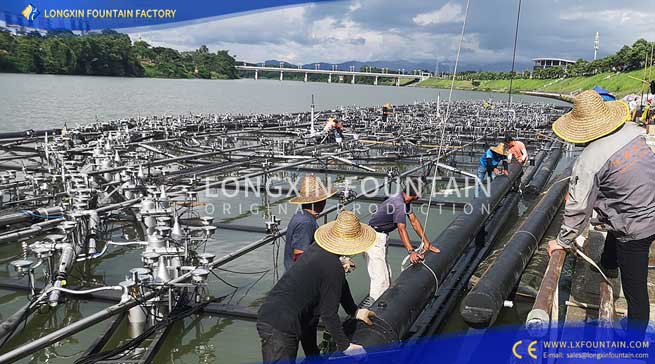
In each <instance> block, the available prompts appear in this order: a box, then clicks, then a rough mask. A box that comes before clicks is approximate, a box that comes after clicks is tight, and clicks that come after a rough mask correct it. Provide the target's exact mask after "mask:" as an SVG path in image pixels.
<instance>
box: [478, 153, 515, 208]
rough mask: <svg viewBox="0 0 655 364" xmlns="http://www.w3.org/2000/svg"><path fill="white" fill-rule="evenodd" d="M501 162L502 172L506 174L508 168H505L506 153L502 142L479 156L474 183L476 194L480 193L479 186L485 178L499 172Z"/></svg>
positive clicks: (492, 176)
mask: <svg viewBox="0 0 655 364" xmlns="http://www.w3.org/2000/svg"><path fill="white" fill-rule="evenodd" d="M501 163H502V164H503V172H502V173H504V174H505V175H508V174H509V169H508V168H507V155H506V152H505V144H504V143H500V144H498V145H497V146H495V147H491V148H489V149H487V150H486V151H485V152H484V154H483V155H482V157H480V164H479V165H478V180H477V181H476V183H475V186H476V193H475V194H476V196H478V195H479V194H480V188H481V186H482V185H483V184H484V183H485V181H486V179H487V178H489V180H493V178H494V177H495V176H497V175H499V174H500V173H501V172H500V170H499V169H498V166H499V165H500V164H501Z"/></svg>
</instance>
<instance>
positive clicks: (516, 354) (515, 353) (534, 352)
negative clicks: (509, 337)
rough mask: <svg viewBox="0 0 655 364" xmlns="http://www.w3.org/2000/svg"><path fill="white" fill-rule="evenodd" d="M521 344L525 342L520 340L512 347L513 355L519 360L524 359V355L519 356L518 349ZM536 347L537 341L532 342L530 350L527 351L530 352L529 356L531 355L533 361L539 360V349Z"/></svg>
mask: <svg viewBox="0 0 655 364" xmlns="http://www.w3.org/2000/svg"><path fill="white" fill-rule="evenodd" d="M521 344H523V340H519V341H517V342H515V343H514V345H513V346H512V354H514V356H515V357H516V358H517V359H523V355H521V354H519V353H518V352H517V351H516V349H518V347H519V346H521ZM535 345H537V340H535V341H532V342H531V343H530V344H529V345H528V350H527V351H528V355H529V356H530V357H531V358H532V359H537V354H536V352H537V348H536V347H535Z"/></svg>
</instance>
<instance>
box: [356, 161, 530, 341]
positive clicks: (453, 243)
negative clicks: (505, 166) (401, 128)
mask: <svg viewBox="0 0 655 364" xmlns="http://www.w3.org/2000/svg"><path fill="white" fill-rule="evenodd" d="M520 175H521V167H520V166H519V165H518V164H517V163H512V164H511V165H510V172H509V176H502V175H501V176H499V177H496V178H495V179H494V180H493V181H492V182H491V184H490V191H489V192H490V193H489V194H488V196H487V195H486V194H482V196H480V197H478V198H476V199H475V200H473V201H472V202H471V206H472V208H471V209H470V210H469V211H464V212H463V213H461V214H459V215H457V216H456V217H455V219H454V220H453V221H452V222H451V223H450V225H448V227H447V228H446V229H445V230H444V231H443V232H442V233H441V234H439V237H437V239H436V240H435V241H433V244H435V245H437V246H438V247H439V249H441V252H440V253H439V254H427V255H426V259H425V261H424V264H425V266H423V264H416V265H413V266H410V267H409V268H407V269H406V270H405V271H403V272H402V273H401V274H400V276H399V277H398V279H397V280H396V281H395V282H394V283H393V284H392V285H391V287H389V289H387V290H386V291H385V292H384V293H383V294H382V296H381V297H380V298H379V299H378V300H377V301H375V303H374V304H373V306H372V310H373V311H375V313H376V314H377V317H376V318H375V319H374V320H373V325H372V326H367V325H362V324H361V323H359V322H358V323H357V324H356V325H357V326H356V328H355V332H354V334H353V338H352V341H353V342H354V343H357V344H360V345H363V346H364V347H369V346H377V345H384V344H392V343H397V342H399V341H400V340H402V339H403V338H405V336H406V335H407V333H408V331H409V329H410V327H411V326H412V325H413V323H414V321H415V320H416V318H417V317H418V316H419V314H420V313H421V312H422V311H423V309H424V308H425V306H426V305H427V304H428V303H429V302H430V300H431V298H432V297H433V296H434V293H435V291H436V290H437V285H438V283H439V282H442V281H443V280H444V278H445V277H446V276H447V275H448V273H449V272H450V270H451V269H452V268H453V266H454V264H455V262H456V261H457V260H458V258H459V257H460V256H461V255H462V254H463V253H464V251H466V248H467V247H468V245H469V243H471V242H472V241H473V240H475V239H476V238H477V236H478V233H479V232H480V231H481V230H482V229H483V228H484V223H485V222H486V221H487V219H488V218H489V216H490V215H491V213H492V212H493V211H494V210H495V209H496V207H497V206H498V204H499V203H500V201H501V200H502V199H503V198H504V197H505V195H506V194H507V193H508V192H509V191H510V189H511V188H512V185H513V184H514V182H515V181H516V180H517V179H518V178H519V176H520ZM428 268H429V269H428ZM432 272H434V275H433V274H432Z"/></svg>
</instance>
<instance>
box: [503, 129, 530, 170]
mask: <svg viewBox="0 0 655 364" xmlns="http://www.w3.org/2000/svg"><path fill="white" fill-rule="evenodd" d="M505 146H506V147H507V150H508V152H509V153H508V155H507V157H508V160H509V162H511V161H512V159H516V160H517V161H519V163H521V165H522V166H524V165H525V164H526V163H528V150H527V149H525V144H523V142H520V141H518V140H515V139H514V138H513V137H512V136H511V135H506V136H505Z"/></svg>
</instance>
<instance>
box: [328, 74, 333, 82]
mask: <svg viewBox="0 0 655 364" xmlns="http://www.w3.org/2000/svg"><path fill="white" fill-rule="evenodd" d="M328 83H332V74H331V73H330V74H329V75H328Z"/></svg>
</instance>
